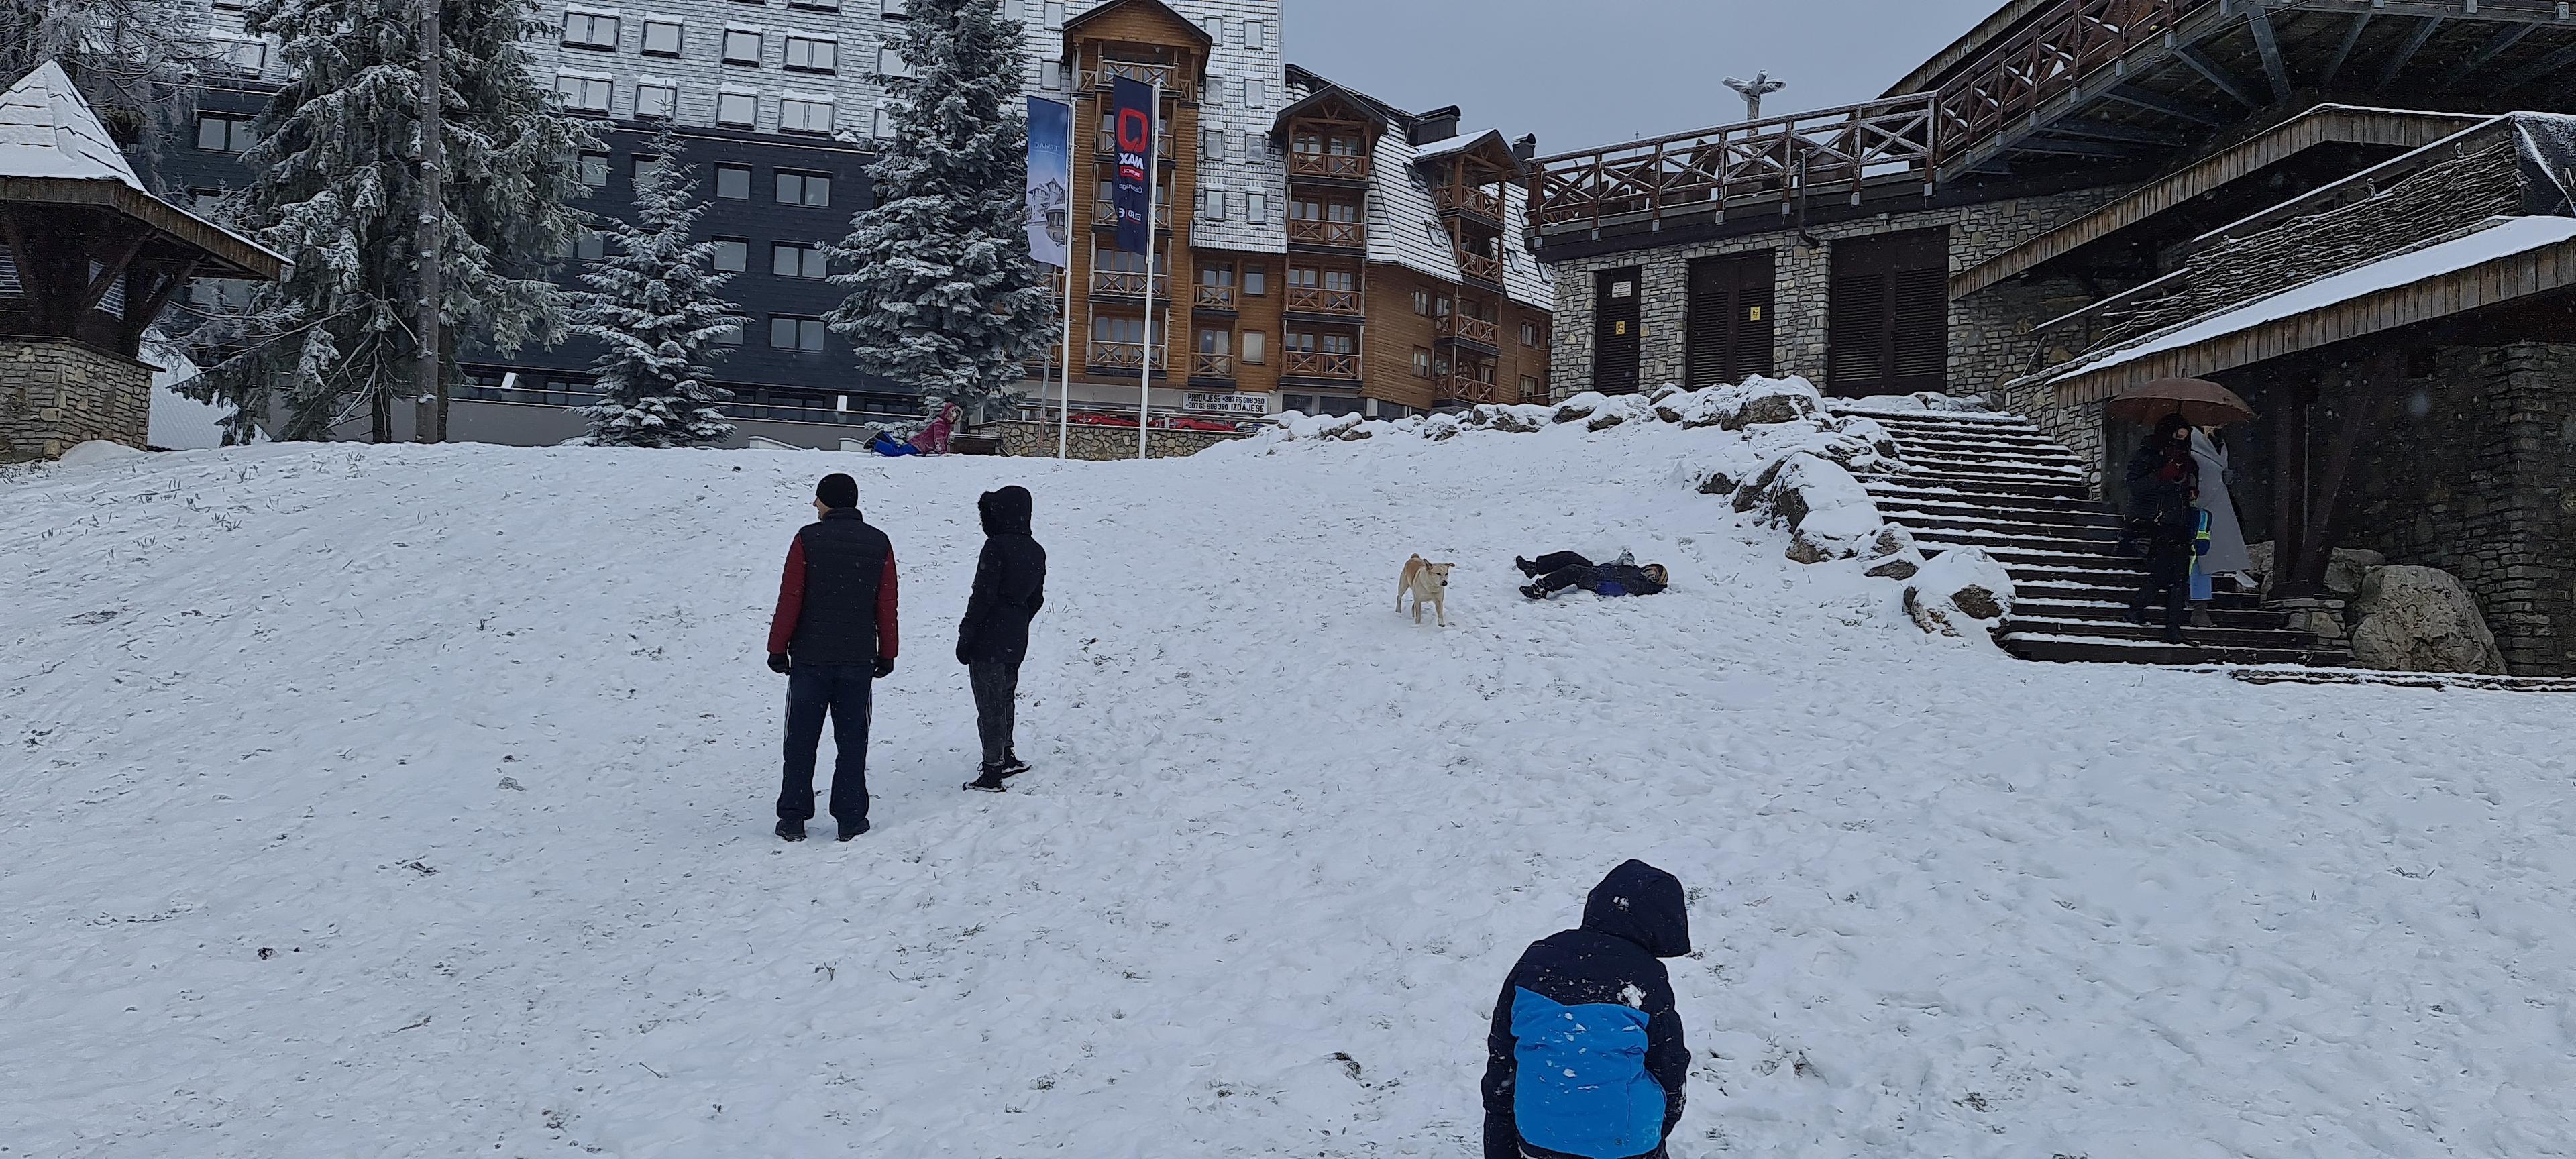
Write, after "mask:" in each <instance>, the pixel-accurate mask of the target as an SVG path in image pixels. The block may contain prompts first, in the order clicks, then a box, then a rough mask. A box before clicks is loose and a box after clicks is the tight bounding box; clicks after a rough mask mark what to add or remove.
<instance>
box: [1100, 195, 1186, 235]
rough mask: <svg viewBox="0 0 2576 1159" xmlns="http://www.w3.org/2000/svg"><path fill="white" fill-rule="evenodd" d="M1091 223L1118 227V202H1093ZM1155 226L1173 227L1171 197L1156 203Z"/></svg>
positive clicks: (1105, 226) (1106, 226)
mask: <svg viewBox="0 0 2576 1159" xmlns="http://www.w3.org/2000/svg"><path fill="white" fill-rule="evenodd" d="M1091 224H1092V225H1093V226H1095V227H1099V228H1104V229H1116V228H1118V203H1117V202H1115V201H1095V202H1092V203H1091ZM1154 228H1156V229H1170V228H1172V203H1171V200H1170V199H1169V198H1166V199H1163V200H1161V201H1157V202H1155V203H1154Z"/></svg>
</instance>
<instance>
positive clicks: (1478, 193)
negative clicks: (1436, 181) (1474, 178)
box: [1431, 185, 1503, 222]
mask: <svg viewBox="0 0 2576 1159" xmlns="http://www.w3.org/2000/svg"><path fill="white" fill-rule="evenodd" d="M1431 196H1432V200H1433V201H1434V202H1436V203H1437V204H1438V205H1439V207H1440V211H1441V212H1442V213H1472V214H1476V215H1477V216H1479V217H1483V218H1486V219H1488V220H1491V221H1497V222H1499V221H1501V220H1503V197H1502V195H1501V194H1499V193H1495V192H1493V191H1492V190H1489V189H1482V188H1479V187H1477V186H1473V185H1469V186H1464V187H1461V186H1456V185H1443V186H1441V187H1440V188H1438V189H1436V190H1433V191H1432V194H1431Z"/></svg>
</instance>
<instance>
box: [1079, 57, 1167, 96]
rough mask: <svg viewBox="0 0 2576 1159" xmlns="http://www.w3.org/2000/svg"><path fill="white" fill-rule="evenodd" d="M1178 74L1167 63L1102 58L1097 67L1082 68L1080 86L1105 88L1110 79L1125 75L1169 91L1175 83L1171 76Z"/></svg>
mask: <svg viewBox="0 0 2576 1159" xmlns="http://www.w3.org/2000/svg"><path fill="white" fill-rule="evenodd" d="M1178 75H1180V74H1179V73H1177V72H1175V71H1174V70H1173V68H1172V66H1171V65H1168V64H1155V63H1153V62H1151V61H1142V60H1104V61H1101V62H1100V67H1098V68H1086V69H1084V70H1082V87H1084V88H1090V89H1105V88H1108V87H1109V82H1110V81H1112V80H1115V79H1117V78H1119V77H1125V78H1127V79H1128V80H1132V81H1141V82H1143V83H1145V84H1149V85H1150V84H1160V85H1162V86H1163V91H1165V92H1170V91H1172V89H1173V87H1174V83H1175V82H1174V79H1173V78H1175V77H1177V76H1178Z"/></svg>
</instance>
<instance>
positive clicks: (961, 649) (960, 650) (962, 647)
mask: <svg viewBox="0 0 2576 1159" xmlns="http://www.w3.org/2000/svg"><path fill="white" fill-rule="evenodd" d="M957 662H958V663H960V664H972V663H974V662H975V661H974V660H972V659H969V658H968V657H967V655H966V642H965V641H963V640H960V641H958V643H957Z"/></svg>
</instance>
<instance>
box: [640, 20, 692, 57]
mask: <svg viewBox="0 0 2576 1159" xmlns="http://www.w3.org/2000/svg"><path fill="white" fill-rule="evenodd" d="M682 39H683V38H682V29H681V27H680V25H679V24H678V23H676V22H674V21H669V20H647V21H645V22H644V55H646V56H678V55H680V47H681V42H682Z"/></svg>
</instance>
